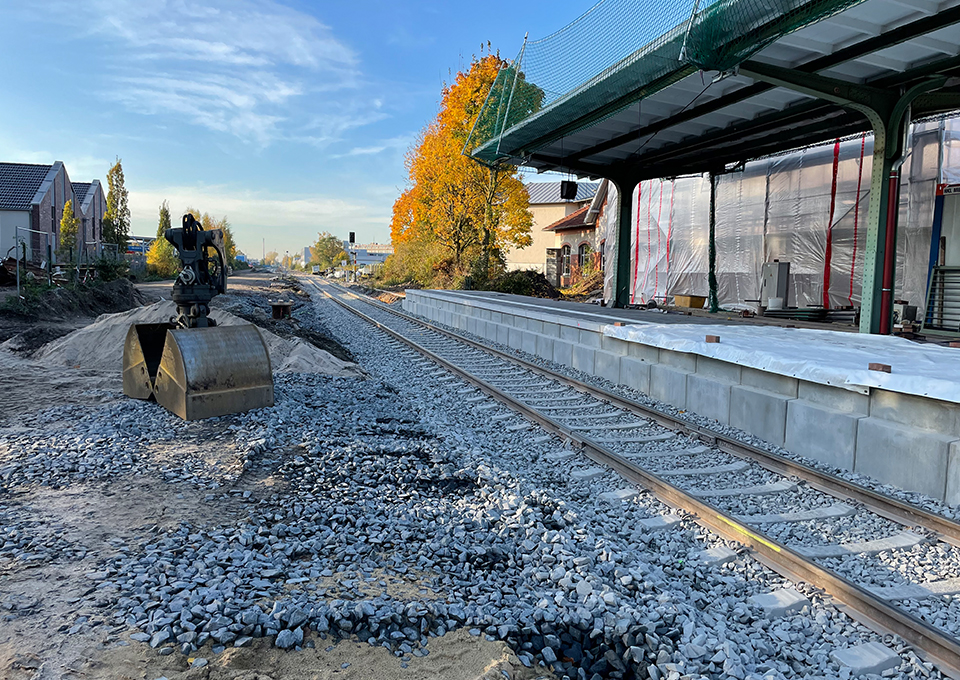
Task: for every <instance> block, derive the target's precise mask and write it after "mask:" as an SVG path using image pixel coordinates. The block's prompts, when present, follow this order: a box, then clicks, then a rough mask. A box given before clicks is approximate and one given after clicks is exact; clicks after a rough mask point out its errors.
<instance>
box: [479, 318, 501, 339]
mask: <svg viewBox="0 0 960 680" xmlns="http://www.w3.org/2000/svg"><path fill="white" fill-rule="evenodd" d="M499 328H500V326H498V325H497V324H495V323H493V322H492V321H484V322H483V337H485V338H486V339H487V340H493V341H494V342H496V340H497V333H498V332H499V330H498V329H499Z"/></svg>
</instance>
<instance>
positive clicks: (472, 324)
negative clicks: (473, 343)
mask: <svg viewBox="0 0 960 680" xmlns="http://www.w3.org/2000/svg"><path fill="white" fill-rule="evenodd" d="M478 323H479V321H478V319H477V317H475V316H468V317H467V333H472V334H473V335H479V333H477V324H478Z"/></svg>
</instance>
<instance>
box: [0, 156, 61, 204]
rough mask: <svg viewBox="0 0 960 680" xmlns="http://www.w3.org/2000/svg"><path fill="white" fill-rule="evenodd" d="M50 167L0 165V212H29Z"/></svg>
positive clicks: (18, 164) (21, 164)
mask: <svg viewBox="0 0 960 680" xmlns="http://www.w3.org/2000/svg"><path fill="white" fill-rule="evenodd" d="M51 167H52V166H50V165H33V164H31V163H0V210H29V209H30V204H31V203H32V202H33V197H34V196H36V194H37V190H38V189H39V188H40V185H41V184H42V183H43V180H44V179H45V178H46V176H47V173H49V172H50V168H51Z"/></svg>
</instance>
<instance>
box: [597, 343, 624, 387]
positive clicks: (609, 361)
mask: <svg viewBox="0 0 960 680" xmlns="http://www.w3.org/2000/svg"><path fill="white" fill-rule="evenodd" d="M621 358H622V357H621V355H619V354H614V353H613V352H605V351H603V350H600V349H598V350H597V351H596V353H595V355H594V362H593V365H594V371H593V372H594V375H596V376H597V377H600V378H605V379H607V380H609V381H610V382H612V383H617V382H620V359H621Z"/></svg>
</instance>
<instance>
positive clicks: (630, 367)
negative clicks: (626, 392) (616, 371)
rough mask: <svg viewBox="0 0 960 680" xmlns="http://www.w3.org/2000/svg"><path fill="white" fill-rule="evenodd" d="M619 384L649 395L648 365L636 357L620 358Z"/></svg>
mask: <svg viewBox="0 0 960 680" xmlns="http://www.w3.org/2000/svg"><path fill="white" fill-rule="evenodd" d="M619 382H620V384H621V385H626V386H627V387H629V388H631V389H634V390H637V391H639V392H643V393H644V394H649V393H650V364H649V363H647V362H646V361H643V360H642V359H638V358H637V357H631V356H627V357H620V381H619Z"/></svg>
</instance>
